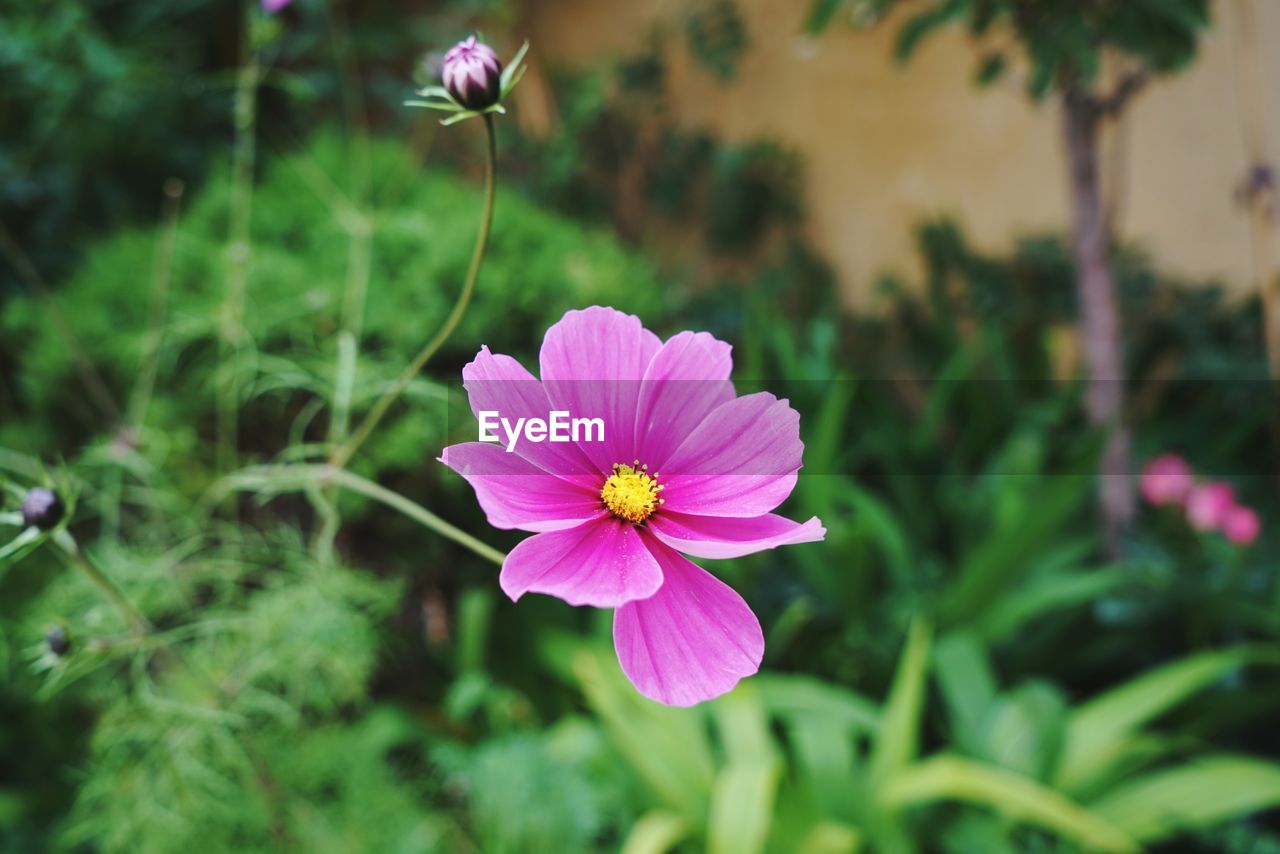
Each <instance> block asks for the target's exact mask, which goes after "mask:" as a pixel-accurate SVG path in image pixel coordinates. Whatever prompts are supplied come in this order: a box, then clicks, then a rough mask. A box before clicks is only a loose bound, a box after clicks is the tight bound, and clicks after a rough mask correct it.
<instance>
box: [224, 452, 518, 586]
mask: <svg viewBox="0 0 1280 854" xmlns="http://www.w3.org/2000/svg"><path fill="white" fill-rule="evenodd" d="M330 486H337V487H339V488H341V489H349V490H351V491H352V492H357V493H359V494H361V495H363V496H365V497H366V498H372V499H373V500H374V501H377V502H379V503H381V504H385V505H386V506H388V507H390V508H391V509H393V510H398V511H400V512H401V513H403V514H404V515H406V516H408V517H409V518H410V519H412V520H414V521H415V522H418V523H419V524H421V525H423V526H425V527H427V528H430V529H431V530H432V531H434V532H435V533H437V534H439V535H440V536H442V537H445V538H447V539H450V540H453V541H454V542H455V543H458V544H459V545H461V546H464V547H466V548H468V549H470V550H471V551H473V552H475V553H476V554H478V555H480V556H481V557H483V558H485V559H486V560H490V561H492V562H494V563H496V564H498V565H501V564H502V562H503V561H504V560H505V559H506V557H507V556H506V555H505V554H503V553H502V552H500V551H498V550H497V549H495V548H494V547H493V546H490V545H487V544H486V543H484V542H482V541H480V540H478V539H476V538H475V537H473V536H471V535H470V534H468V533H467V532H466V531H464V530H462V529H461V528H458V527H456V526H454V525H451V524H449V523H448V522H446V521H445V520H444V519H441V518H440V517H439V516H437V515H436V514H434V513H432V512H431V511H430V510H428V509H427V508H425V507H423V506H422V505H421V504H417V503H415V502H413V501H411V500H410V499H408V498H405V497H404V496H403V495H401V494H400V493H398V492H393V491H392V490H390V489H387V488H386V487H385V486H381V485H379V484H377V483H374V482H373V481H371V480H368V479H367V478H363V477H360V475H358V474H354V473H353V472H349V471H347V470H346V469H342V468H338V467H337V466H332V465H329V464H327V463H298V464H289V465H272V466H251V467H249V468H246V469H243V470H241V471H239V472H237V473H236V474H234V475H232V476H230V477H228V478H225V479H224V480H222V481H220V482H219V483H217V484H215V485H214V486H213V487H212V488H211V489H210V490H209V493H208V494H207V495H206V496H205V499H204V501H203V502H202V503H203V504H205V505H207V506H212V505H214V504H217V503H218V502H220V501H221V500H222V499H223V498H225V497H226V496H227V495H228V494H229V492H231V491H252V492H257V493H258V495H259V496H263V495H266V494H268V492H271V493H277V492H285V491H293V490H305V489H309V488H311V489H320V490H323V489H326V488H328V487H330Z"/></svg>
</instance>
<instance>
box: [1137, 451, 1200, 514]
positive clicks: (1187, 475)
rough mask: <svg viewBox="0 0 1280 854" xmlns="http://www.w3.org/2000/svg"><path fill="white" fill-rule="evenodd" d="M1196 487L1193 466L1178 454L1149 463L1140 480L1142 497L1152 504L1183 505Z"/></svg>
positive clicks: (1165, 456)
mask: <svg viewBox="0 0 1280 854" xmlns="http://www.w3.org/2000/svg"><path fill="white" fill-rule="evenodd" d="M1194 486H1195V477H1194V476H1193V475H1192V473H1191V466H1189V465H1187V461H1186V460H1184V459H1183V458H1182V457H1180V456H1178V455H1177V454H1164V455H1162V456H1159V457H1156V458H1155V459H1153V460H1152V461H1151V462H1149V463H1147V465H1146V467H1145V468H1144V469H1143V470H1142V476H1141V477H1140V478H1139V479H1138V487H1139V488H1140V489H1141V490H1142V497H1143V498H1145V499H1147V501H1148V502H1150V503H1151V504H1155V505H1157V506H1159V505H1162V504H1181V503H1182V502H1184V501H1186V499H1187V494H1188V493H1190V492H1191V489H1192V487H1194Z"/></svg>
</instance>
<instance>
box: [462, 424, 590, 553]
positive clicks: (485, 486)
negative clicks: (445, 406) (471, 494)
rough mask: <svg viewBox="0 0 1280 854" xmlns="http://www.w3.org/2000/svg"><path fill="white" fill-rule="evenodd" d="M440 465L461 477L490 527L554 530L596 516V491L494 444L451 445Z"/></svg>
mask: <svg viewBox="0 0 1280 854" xmlns="http://www.w3.org/2000/svg"><path fill="white" fill-rule="evenodd" d="M440 462H442V463H444V464H445V465H447V466H448V467H449V468H451V469H453V470H454V471H456V472H457V473H458V474H460V475H462V476H463V477H464V478H466V481H467V483H469V484H471V487H472V489H474V490H475V491H476V499H477V500H478V501H479V502H480V506H481V507H482V508H484V512H485V516H487V517H488V519H489V524H490V525H492V526H493V527H495V528H503V529H510V528H518V529H520V530H522V531H535V532H537V531H558V530H561V529H563V528H572V527H574V526H576V525H579V524H581V523H582V522H584V521H586V520H587V519H590V518H592V517H593V516H598V515H599V514H600V510H601V504H600V493H599V491H598V490H597V491H592V490H589V489H584V488H583V487H581V486H577V485H575V484H573V483H570V482H569V481H567V480H562V479H561V478H558V477H556V476H554V475H550V474H547V473H546V472H545V471H543V470H542V469H540V468H538V467H537V466H535V465H534V464H533V463H531V462H529V461H528V460H526V459H524V458H522V457H520V456H519V455H517V454H508V453H507V452H506V451H505V450H503V449H502V448H501V447H499V446H498V445H490V444H487V443H482V442H464V443H462V444H460V445H452V446H450V447H448V448H445V449H444V452H443V453H442V454H441V455H440Z"/></svg>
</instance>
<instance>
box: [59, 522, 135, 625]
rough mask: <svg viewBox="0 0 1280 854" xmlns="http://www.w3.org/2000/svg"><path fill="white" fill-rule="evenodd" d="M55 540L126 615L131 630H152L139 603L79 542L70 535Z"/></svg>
mask: <svg viewBox="0 0 1280 854" xmlns="http://www.w3.org/2000/svg"><path fill="white" fill-rule="evenodd" d="M54 540H55V541H56V542H57V543H58V545H59V546H60V547H61V548H62V552H63V554H65V555H66V556H67V558H68V559H69V560H70V562H71V564H72V566H74V567H75V568H76V569H78V570H80V572H82V573H83V574H84V576H85V578H87V579H88V580H89V582H90V583H91V584H92V585H93V586H94V587H96V588H98V590H99V591H100V592H101V593H102V594H103V595H104V596H105V597H106V598H107V599H109V600H111V604H113V605H115V607H116V608H117V609H118V610H119V611H120V615H121V616H123V617H124V619H125V622H126V623H128V624H129V628H130V630H131V631H132V632H133V633H134V634H135V635H144V634H146V633H147V632H149V631H151V623H150V621H148V620H147V618H146V616H145V615H143V613H142V611H141V610H140V609H139V608H138V606H137V605H135V604H133V600H132V599H130V598H129V597H128V596H127V595H125V593H124V591H123V590H121V589H120V587H119V585H117V584H116V583H115V582H114V581H112V580H111V577H110V576H108V575H107V574H106V573H105V572H103V571H102V569H101V568H100V567H99V566H98V565H97V564H96V563H94V562H93V561H92V560H90V559H89V556H88V555H86V554H85V553H84V551H82V550H81V548H80V546H79V544H78V543H76V541H75V540H73V539H71V537H70V535H68V536H66V537H54Z"/></svg>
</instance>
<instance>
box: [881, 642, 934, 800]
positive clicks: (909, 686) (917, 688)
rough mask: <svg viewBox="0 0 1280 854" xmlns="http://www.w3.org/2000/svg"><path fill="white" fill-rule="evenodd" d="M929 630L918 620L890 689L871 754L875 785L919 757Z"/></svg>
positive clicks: (927, 664) (927, 665) (927, 663)
mask: <svg viewBox="0 0 1280 854" xmlns="http://www.w3.org/2000/svg"><path fill="white" fill-rule="evenodd" d="M929 647H930V629H929V627H928V626H927V625H926V624H925V623H924V621H923V620H920V619H916V620H915V621H913V622H912V623H911V628H910V630H909V631H908V632H907V644H906V648H905V649H904V650H903V651H902V658H901V659H900V660H899V662H898V672H897V673H896V674H895V675H894V677H893V685H892V686H891V688H890V689H889V699H888V700H887V701H886V702H885V705H884V713H883V715H882V717H881V720H880V733H879V736H878V737H877V738H876V742H875V747H874V748H873V749H872V753H871V780H872V785H875V784H876V783H878V782H883V781H885V780H887V779H888V778H889V776H890V775H891V774H892V773H893V772H894V771H895V770H897V769H898V768H900V767H902V766H903V765H906V764H907V763H908V762H910V761H911V760H912V759H913V758H914V757H915V755H916V744H917V741H918V740H919V729H920V711H921V707H922V705H923V704H924V687H925V685H924V681H925V675H926V673H927V672H928V667H929Z"/></svg>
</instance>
